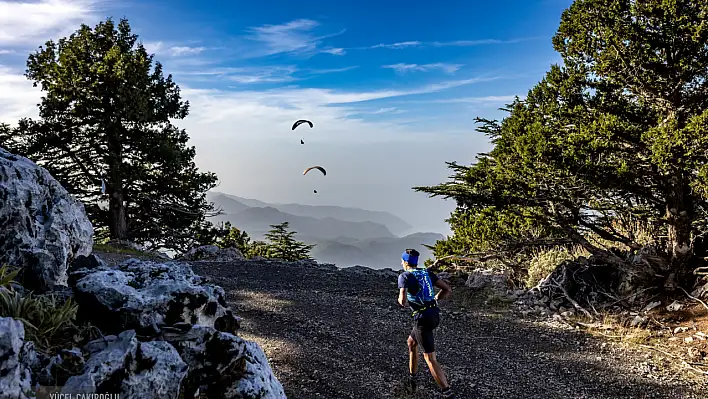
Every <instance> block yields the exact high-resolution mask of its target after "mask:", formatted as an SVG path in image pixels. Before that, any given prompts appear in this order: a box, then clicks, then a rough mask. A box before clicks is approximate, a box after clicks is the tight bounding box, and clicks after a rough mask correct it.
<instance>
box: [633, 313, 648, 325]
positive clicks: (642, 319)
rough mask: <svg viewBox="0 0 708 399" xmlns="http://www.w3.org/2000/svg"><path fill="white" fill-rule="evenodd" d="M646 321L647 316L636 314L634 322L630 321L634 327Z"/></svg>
mask: <svg viewBox="0 0 708 399" xmlns="http://www.w3.org/2000/svg"><path fill="white" fill-rule="evenodd" d="M646 321H647V319H646V317H642V316H635V317H634V320H632V322H631V323H630V325H631V326H632V327H637V326H640V325H642V324H644V323H645V322H646Z"/></svg>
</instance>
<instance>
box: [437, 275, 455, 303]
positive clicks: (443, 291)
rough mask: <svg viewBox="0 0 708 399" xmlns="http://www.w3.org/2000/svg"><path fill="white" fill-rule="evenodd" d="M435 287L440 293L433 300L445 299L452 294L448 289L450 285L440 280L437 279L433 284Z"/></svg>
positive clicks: (450, 289)
mask: <svg viewBox="0 0 708 399" xmlns="http://www.w3.org/2000/svg"><path fill="white" fill-rule="evenodd" d="M435 286H436V287H438V288H440V291H438V294H437V295H435V300H436V301H437V300H438V299H447V298H448V297H449V296H450V294H451V293H452V288H450V285H449V284H448V283H446V282H445V281H443V280H442V279H438V280H437V281H436V282H435Z"/></svg>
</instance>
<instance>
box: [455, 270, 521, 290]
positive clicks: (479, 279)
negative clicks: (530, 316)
mask: <svg viewBox="0 0 708 399" xmlns="http://www.w3.org/2000/svg"><path fill="white" fill-rule="evenodd" d="M510 285H511V278H510V277H509V274H508V272H506V271H505V272H499V271H497V270H494V269H474V270H472V271H471V272H470V274H469V275H468V277H467V281H466V282H465V286H466V287H468V288H472V289H475V290H481V289H492V290H494V291H501V292H504V293H506V290H507V289H509V286H510Z"/></svg>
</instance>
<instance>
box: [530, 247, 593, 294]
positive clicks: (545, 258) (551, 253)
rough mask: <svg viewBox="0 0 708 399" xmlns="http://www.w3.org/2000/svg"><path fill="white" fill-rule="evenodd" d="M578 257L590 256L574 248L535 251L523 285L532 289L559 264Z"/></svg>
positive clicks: (581, 249) (580, 249)
mask: <svg viewBox="0 0 708 399" xmlns="http://www.w3.org/2000/svg"><path fill="white" fill-rule="evenodd" d="M580 256H586V257H587V256H590V253H589V252H587V251H586V250H584V249H583V248H581V247H580V246H575V247H572V248H566V247H556V248H552V249H548V250H541V251H536V253H534V255H533V257H532V258H531V261H530V262H529V268H528V275H527V277H526V280H525V281H524V283H525V284H526V287H528V288H532V287H534V286H536V284H538V283H539V282H540V281H541V280H543V279H544V278H545V277H546V276H548V275H549V274H550V273H551V272H552V271H554V270H555V269H556V268H557V267H558V266H559V265H560V264H561V263H563V262H565V261H572V260H575V259H577V258H578V257H580Z"/></svg>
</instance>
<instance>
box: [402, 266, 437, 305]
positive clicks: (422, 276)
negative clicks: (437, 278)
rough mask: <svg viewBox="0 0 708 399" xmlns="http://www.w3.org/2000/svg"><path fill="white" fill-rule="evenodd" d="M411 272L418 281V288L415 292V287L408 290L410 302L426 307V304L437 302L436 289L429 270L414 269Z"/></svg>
mask: <svg viewBox="0 0 708 399" xmlns="http://www.w3.org/2000/svg"><path fill="white" fill-rule="evenodd" d="M410 272H411V274H413V276H415V278H416V280H418V287H417V289H416V290H415V291H414V290H413V289H412V288H413V287H409V288H408V292H407V296H408V302H412V303H415V304H416V305H419V306H424V305H425V304H426V303H429V302H431V301H435V289H434V288H433V280H432V279H431V278H430V275H429V274H428V269H413V270H411V271H410Z"/></svg>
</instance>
